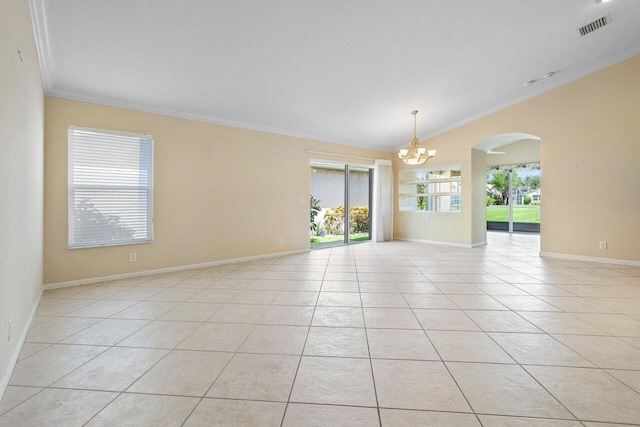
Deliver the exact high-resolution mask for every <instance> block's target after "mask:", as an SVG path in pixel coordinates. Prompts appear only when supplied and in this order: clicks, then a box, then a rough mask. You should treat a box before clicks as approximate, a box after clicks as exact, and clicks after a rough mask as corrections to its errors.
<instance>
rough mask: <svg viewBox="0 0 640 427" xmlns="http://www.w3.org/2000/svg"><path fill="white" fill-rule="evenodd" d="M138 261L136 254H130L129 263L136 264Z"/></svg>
mask: <svg viewBox="0 0 640 427" xmlns="http://www.w3.org/2000/svg"><path fill="white" fill-rule="evenodd" d="M135 261H136V253H135V252H132V253H130V254H129V262H135Z"/></svg>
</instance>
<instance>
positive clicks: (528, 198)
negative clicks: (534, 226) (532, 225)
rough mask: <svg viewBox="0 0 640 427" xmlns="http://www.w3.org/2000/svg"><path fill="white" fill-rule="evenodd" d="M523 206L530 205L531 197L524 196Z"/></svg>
mask: <svg viewBox="0 0 640 427" xmlns="http://www.w3.org/2000/svg"><path fill="white" fill-rule="evenodd" d="M524 204H525V205H530V204H531V197H529V196H524Z"/></svg>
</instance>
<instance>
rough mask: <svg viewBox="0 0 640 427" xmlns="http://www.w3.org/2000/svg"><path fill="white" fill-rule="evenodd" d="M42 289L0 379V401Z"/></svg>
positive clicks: (38, 302) (36, 308) (27, 331)
mask: <svg viewBox="0 0 640 427" xmlns="http://www.w3.org/2000/svg"><path fill="white" fill-rule="evenodd" d="M43 292H44V289H40V295H38V298H36V302H35V303H34V304H33V307H32V308H31V313H29V317H28V318H27V321H26V323H25V325H24V329H23V330H22V334H21V335H20V339H19V340H18V343H17V345H16V348H15V350H14V351H13V356H11V360H10V361H9V366H8V367H7V370H6V371H5V374H4V376H3V377H2V380H0V402H2V398H3V397H4V393H5V391H7V386H8V385H9V380H10V379H11V375H12V374H13V370H14V369H15V367H16V364H17V363H18V358H19V357H20V352H21V351H22V346H23V345H24V342H25V340H26V339H27V335H28V334H29V329H30V328H31V322H33V318H34V317H35V315H36V311H37V310H38V306H39V305H40V300H41V299H42V293H43Z"/></svg>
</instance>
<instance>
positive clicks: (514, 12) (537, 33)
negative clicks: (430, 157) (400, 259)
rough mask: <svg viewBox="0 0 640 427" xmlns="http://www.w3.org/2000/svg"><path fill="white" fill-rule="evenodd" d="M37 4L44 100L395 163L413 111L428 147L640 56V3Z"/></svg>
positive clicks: (72, 0) (321, 0) (214, 0)
mask: <svg viewBox="0 0 640 427" xmlns="http://www.w3.org/2000/svg"><path fill="white" fill-rule="evenodd" d="M31 7H32V12H33V14H34V22H35V27H36V38H37V43H38V52H39V55H40V62H41V65H42V69H43V80H44V82H45V90H46V93H47V94H48V95H50V96H56V97H62V98H68V99H75V100H82V101H89V102H94V103H99V104H105V105H112V106H120V107H126V108H132V109H137V110H142V111H150V112H157V113H161V114H167V115H172V116H177V117H185V118H191V119H196V120H203V121H208V122H213V123H221V124H227V125H232V126H237V127H242V128H248V129H257V130H264V131H269V132H275V133H280V134H285V135H294V136H304V137H309V138H313V139H318V140H323V141H329V142H337V143H341V144H346V145H354V146H363V147H369V148H378V149H383V150H385V151H391V150H395V149H397V148H399V147H401V146H405V145H408V144H409V142H410V140H411V138H412V136H413V135H412V134H413V117H412V116H411V114H410V112H411V110H414V109H418V110H420V113H419V114H418V137H420V138H421V139H425V138H427V137H430V136H434V135H437V134H439V133H442V132H445V131H447V130H450V129H453V128H455V127H457V126H460V125H461V124H463V123H466V122H469V121H471V120H473V119H476V118H479V117H482V116H484V115H486V114H489V113H491V112H494V111H497V110H499V109H501V108H504V107H506V106H509V105H512V104H514V103H516V102H519V101H522V100H524V99H527V98H530V97H532V96H535V95H537V94H540V93H542V92H545V91H547V90H550V89H552V88H555V87H557V86H560V85H562V84H565V83H567V82H569V81H571V80H575V79H576V78H579V77H582V76H584V75H587V74H589V73H591V72H593V71H596V70H598V69H601V68H604V67H606V66H608V65H611V64H613V63H616V62H619V61H620V60H623V59H626V58H629V57H631V56H633V55H636V54H638V53H640V24H639V23H640V1H638V0H613V1H612V2H609V3H602V4H596V3H595V0H561V1H560V0H535V1H534V0H527V1H523V0H520V1H515V0H482V1H478V0H455V1H451V0H439V1H436V0H315V1H310V0H262V1H259V0H232V1H228V0H227V1H223V0H200V1H197V0H193V1H177V0H109V1H97V0H65V1H55V0H49V1H47V0H31ZM607 13H609V14H610V17H611V21H612V22H611V23H610V24H609V25H607V26H605V27H603V28H601V29H599V30H597V31H595V32H593V33H591V34H588V35H586V36H585V37H579V35H578V32H577V28H578V27H581V26H582V25H584V24H587V23H589V22H591V21H593V20H595V19H597V18H600V17H601V16H603V15H606V14H607ZM550 71H557V72H558V73H557V74H556V75H555V76H554V77H552V78H550V79H546V80H545V79H542V80H541V81H540V82H538V83H536V84H534V85H532V86H530V87H523V83H524V82H526V81H529V80H532V79H540V78H541V77H542V76H543V75H544V74H546V73H548V72H550Z"/></svg>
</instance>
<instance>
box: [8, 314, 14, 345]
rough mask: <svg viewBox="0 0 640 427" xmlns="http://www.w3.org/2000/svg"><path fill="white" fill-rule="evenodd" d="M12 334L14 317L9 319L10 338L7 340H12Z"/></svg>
mask: <svg viewBox="0 0 640 427" xmlns="http://www.w3.org/2000/svg"><path fill="white" fill-rule="evenodd" d="M11 335H13V319H9V338H8V339H7V341H11Z"/></svg>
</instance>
